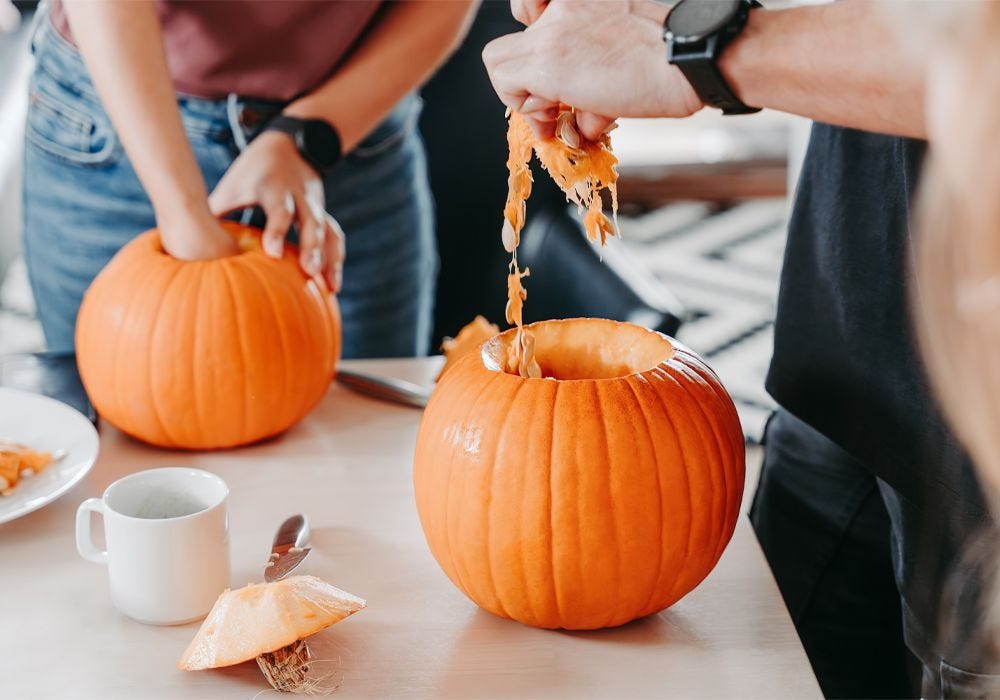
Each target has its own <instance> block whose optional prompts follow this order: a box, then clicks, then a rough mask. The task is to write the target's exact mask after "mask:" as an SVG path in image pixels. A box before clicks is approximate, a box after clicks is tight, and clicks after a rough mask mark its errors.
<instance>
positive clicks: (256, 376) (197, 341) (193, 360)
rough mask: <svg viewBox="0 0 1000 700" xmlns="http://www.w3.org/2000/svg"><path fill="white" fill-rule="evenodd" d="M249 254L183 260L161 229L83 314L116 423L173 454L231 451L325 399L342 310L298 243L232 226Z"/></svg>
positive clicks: (110, 276) (116, 269)
mask: <svg viewBox="0 0 1000 700" xmlns="http://www.w3.org/2000/svg"><path fill="white" fill-rule="evenodd" d="M224 226H225V227H226V229H227V230H228V231H229V232H230V233H231V234H232V235H233V236H234V237H235V238H236V240H237V241H238V243H239V246H240V248H241V251H242V252H241V253H240V254H238V255H234V256H231V257H227V258H221V259H217V260H198V261H188V262H185V261H180V260H177V259H175V258H173V257H171V256H170V255H169V254H167V253H166V252H165V251H164V250H163V247H162V245H161V243H160V237H159V234H158V233H157V231H155V230H153V231H149V232H147V233H144V234H142V235H140V236H139V237H138V238H136V239H135V240H133V241H132V242H130V243H129V244H128V245H126V246H125V247H124V248H122V250H121V251H119V253H118V254H117V255H116V256H115V257H114V258H113V259H112V260H111V262H110V263H108V265H107V266H106V267H105V268H104V270H102V271H101V273H100V274H99V275H98V276H97V278H96V279H95V280H94V282H93V284H91V286H90V289H89V290H88V291H87V293H86V295H85V296H84V299H83V303H82V305H81V306H80V314H79V317H78V319H77V327H76V353H77V363H78V365H79V368H80V375H81V377H82V378H83V383H84V386H85V388H86V390H87V394H88V395H89V396H90V399H91V401H92V402H93V404H94V406H95V407H96V408H97V410H98V412H99V413H100V414H101V416H102V417H104V418H105V419H106V420H108V422H110V423H112V424H113V425H115V426H116V427H118V428H119V429H121V430H122V431H124V432H126V433H128V434H130V435H133V436H135V437H137V438H139V439H141V440H144V441H146V442H149V443H152V444H154V445H160V446H164V447H180V448H190V449H211V448H224V447H232V446H235V445H242V444H246V443H250V442H255V441H257V440H261V439H263V438H266V437H269V436H271V435H275V434H277V433H280V432H282V431H284V430H286V429H287V428H288V427H290V426H291V425H293V424H294V423H296V422H297V421H298V420H300V419H301V418H302V417H303V416H305V415H306V414H307V413H308V412H309V411H310V409H312V407H313V406H314V405H315V404H316V403H317V402H318V401H319V400H320V399H321V398H322V397H323V395H324V393H325V392H326V390H327V388H328V387H329V385H330V381H331V380H332V379H333V376H334V372H335V370H336V365H337V361H338V359H339V358H340V314H339V311H338V308H337V303H336V300H335V299H334V297H333V296H332V295H331V294H330V293H329V291H328V290H327V288H326V286H325V284H324V283H323V282H322V280H320V279H318V278H308V277H306V276H305V275H304V274H303V272H302V271H301V270H300V268H299V265H298V253H297V251H296V249H295V248H294V246H292V245H290V244H286V245H285V250H284V255H283V257H282V259H280V260H273V259H271V258H269V257H267V256H265V255H264V253H263V252H262V250H261V247H260V232H259V231H258V230H256V229H252V228H248V227H243V226H239V225H237V224H232V223H229V222H224Z"/></svg>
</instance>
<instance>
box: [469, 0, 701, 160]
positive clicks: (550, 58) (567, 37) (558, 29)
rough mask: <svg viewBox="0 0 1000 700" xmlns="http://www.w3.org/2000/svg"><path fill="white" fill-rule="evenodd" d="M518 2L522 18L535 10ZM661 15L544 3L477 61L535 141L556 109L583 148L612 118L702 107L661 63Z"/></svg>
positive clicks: (641, 6) (599, 1) (641, 8)
mask: <svg viewBox="0 0 1000 700" xmlns="http://www.w3.org/2000/svg"><path fill="white" fill-rule="evenodd" d="M516 1H518V0H516ZM523 2H524V3H525V9H524V13H525V16H527V15H528V13H529V10H528V9H527V6H528V4H529V3H530V4H531V6H532V7H535V6H536V3H535V2H534V1H533V0H523ZM667 9H668V8H667V7H666V6H665V5H662V4H660V3H658V2H654V1H653V0H551V2H549V3H548V4H547V5H546V6H545V7H544V12H541V14H540V15H539V16H538V18H537V19H536V20H535V21H534V22H533V23H532V24H531V25H530V26H529V27H528V28H527V29H525V30H524V31H523V32H519V33H517V34H508V35H507V36H502V37H500V38H498V39H495V40H493V41H491V42H490V43H489V44H487V45H486V48H485V49H484V50H483V61H484V62H485V63H486V68H487V70H488V72H489V74H490V80H491V81H492V82H493V87H494V89H495V90H496V91H497V94H498V95H499V96H500V99H501V101H502V102H503V103H504V104H506V105H507V106H508V107H510V108H511V109H513V110H515V111H517V112H520V113H522V114H523V115H524V116H525V117H527V118H528V119H529V122H530V123H531V124H532V127H533V128H534V129H535V131H536V132H537V133H538V134H539V135H540V136H546V135H549V134H551V133H552V130H553V126H554V125H553V119H554V115H553V107H554V106H555V105H557V104H558V103H560V102H561V103H563V104H567V105H571V106H573V107H574V108H575V109H576V110H578V116H577V123H578V125H579V127H580V131H581V132H582V133H583V135H584V136H586V137H587V138H589V139H591V140H596V139H597V138H599V137H600V135H601V132H602V131H604V130H605V129H606V128H607V127H608V125H609V124H610V123H611V121H612V119H611V118H610V117H612V116H614V117H619V116H623V117H685V116H688V115H690V114H693V113H694V112H697V111H698V110H699V109H701V108H702V107H703V106H704V105H703V103H702V102H701V100H700V99H699V98H698V96H697V94H696V93H695V92H694V89H693V88H692V87H691V85H690V84H689V83H688V81H687V79H686V78H684V76H683V74H682V73H681V72H680V70H679V69H677V68H676V67H674V66H671V65H670V64H669V63H667V59H666V48H665V47H664V44H663V38H662V32H663V20H664V18H665V17H666V13H667ZM518 11H520V10H518Z"/></svg>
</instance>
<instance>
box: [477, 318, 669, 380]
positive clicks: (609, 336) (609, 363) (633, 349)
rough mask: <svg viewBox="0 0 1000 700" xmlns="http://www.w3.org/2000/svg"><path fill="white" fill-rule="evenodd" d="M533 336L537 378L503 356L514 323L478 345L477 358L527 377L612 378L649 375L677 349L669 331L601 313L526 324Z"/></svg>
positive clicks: (489, 366) (490, 366) (492, 368)
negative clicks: (513, 367) (518, 370)
mask: <svg viewBox="0 0 1000 700" xmlns="http://www.w3.org/2000/svg"><path fill="white" fill-rule="evenodd" d="M524 329H525V330H529V331H531V333H532V334H533V335H534V336H535V359H536V360H537V361H538V363H539V366H540V367H541V369H542V376H541V377H537V378H530V377H522V376H520V375H519V374H517V373H515V372H511V371H508V370H507V369H506V368H507V366H508V365H507V363H506V362H505V358H507V357H508V353H509V352H510V351H511V347H512V346H513V344H514V343H515V342H516V337H517V336H516V333H517V329H516V328H511V329H510V330H507V331H504V332H503V333H500V334H498V335H496V336H493V337H492V338H490V339H489V340H487V341H486V342H485V343H483V344H482V345H481V346H480V352H479V353H478V360H479V362H480V363H481V366H482V367H483V368H484V369H485V370H487V371H490V372H496V373H499V374H506V375H509V376H511V377H515V378H517V379H521V380H525V381H536V382H538V381H557V382H572V381H614V380H621V379H626V378H628V377H634V376H639V375H642V374H646V373H647V372H650V371H652V370H654V369H656V368H657V367H659V366H661V365H662V364H664V363H665V362H668V361H669V360H671V359H672V358H673V357H674V355H675V354H676V351H677V347H676V346H675V345H674V343H673V342H671V339H670V338H669V337H667V336H666V335H664V334H662V333H659V332H657V331H654V330H650V329H648V328H644V327H642V326H638V325H636V324H634V323H628V322H624V321H611V320H608V319H600V318H571V319H555V320H549V321H538V322H536V323H531V324H528V325H526V326H524Z"/></svg>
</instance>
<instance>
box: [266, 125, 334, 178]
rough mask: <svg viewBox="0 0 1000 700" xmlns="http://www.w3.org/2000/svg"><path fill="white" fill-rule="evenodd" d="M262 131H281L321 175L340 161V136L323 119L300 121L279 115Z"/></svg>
mask: <svg viewBox="0 0 1000 700" xmlns="http://www.w3.org/2000/svg"><path fill="white" fill-rule="evenodd" d="M262 131H280V132H282V133H283V134H288V135H289V136H291V137H292V140H293V141H294V142H295V148H297V149H298V151H299V154H300V155H301V156H302V157H303V158H304V159H305V161H306V162H307V163H309V165H311V166H312V167H313V168H314V169H315V170H316V172H318V173H319V174H320V175H323V174H324V173H326V172H327V171H328V170H329V169H330V168H332V167H333V166H334V165H336V164H337V162H338V161H340V159H341V157H342V156H343V154H342V153H341V145H340V134H338V133H337V130H336V129H334V128H333V125H332V124H330V123H329V122H326V121H323V120H322V119H299V118H297V117H289V116H288V115H286V114H279V115H278V116H276V117H274V118H272V119H271V120H270V121H269V122H267V124H265V125H264V128H263V129H262Z"/></svg>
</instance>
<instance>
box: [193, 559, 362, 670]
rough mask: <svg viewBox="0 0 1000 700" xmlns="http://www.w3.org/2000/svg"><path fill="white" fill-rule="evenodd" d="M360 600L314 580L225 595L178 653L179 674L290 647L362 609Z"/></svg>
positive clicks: (284, 581)
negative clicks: (192, 637) (180, 652)
mask: <svg viewBox="0 0 1000 700" xmlns="http://www.w3.org/2000/svg"><path fill="white" fill-rule="evenodd" d="M365 605H366V603H365V601H364V600H362V599H361V598H358V597H357V596H354V595H351V594H350V593H347V592H345V591H342V590H340V589H339V588H337V587H335V586H331V585H330V584H329V583H326V582H325V581H323V580H322V579H319V578H316V577H315V576H289V577H288V578H285V579H282V580H280V581H275V582H274V583H259V584H254V585H249V586H246V587H245V588H239V589H236V590H226V591H225V592H223V593H222V595H220V596H219V598H218V600H216V601H215V605H214V606H213V607H212V611H211V612H210V613H209V614H208V617H206V618H205V621H204V622H203V623H202V625H201V628H200V629H199V630H198V633H197V634H196V635H195V638H194V639H193V640H191V644H189V645H188V648H187V649H186V650H185V651H184V654H183V655H182V656H181V658H180V661H178V662H177V667H178V668H180V669H182V670H185V671H200V670H202V669H206V668H219V667H220V666H232V665H233V664H238V663H241V662H243V661H250V660H251V659H254V658H257V657H258V656H261V655H263V654H267V653H268V652H273V651H276V650H278V649H281V648H283V647H287V646H290V645H293V644H295V643H296V642H297V641H298V640H300V639H303V638H305V637H308V636H310V635H312V634H316V633H317V632H319V631H320V630H323V629H326V628H327V627H329V626H330V625H332V624H334V623H337V622H340V621H341V620H343V619H344V618H345V617H348V616H349V615H353V614H354V613H356V612H357V611H359V610H361V609H363V608H364V607H365Z"/></svg>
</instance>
